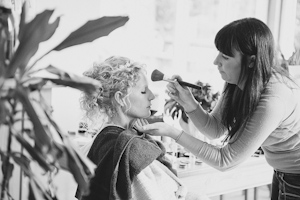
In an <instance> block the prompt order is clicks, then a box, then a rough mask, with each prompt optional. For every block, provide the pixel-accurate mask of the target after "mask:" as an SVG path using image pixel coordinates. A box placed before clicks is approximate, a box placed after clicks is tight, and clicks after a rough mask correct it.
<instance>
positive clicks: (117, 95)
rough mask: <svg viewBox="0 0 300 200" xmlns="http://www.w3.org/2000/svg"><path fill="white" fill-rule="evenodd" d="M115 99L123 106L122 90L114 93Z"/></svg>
mask: <svg viewBox="0 0 300 200" xmlns="http://www.w3.org/2000/svg"><path fill="white" fill-rule="evenodd" d="M115 100H116V102H117V103H118V104H119V105H120V106H121V107H123V106H125V102H124V99H123V93H122V92H120V91H118V92H116V93H115Z"/></svg>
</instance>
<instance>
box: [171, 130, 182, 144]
mask: <svg viewBox="0 0 300 200" xmlns="http://www.w3.org/2000/svg"><path fill="white" fill-rule="evenodd" d="M183 133H184V131H183V130H178V131H177V133H176V137H175V138H173V139H174V140H175V142H178V140H179V139H180V138H181V136H182V135H183Z"/></svg>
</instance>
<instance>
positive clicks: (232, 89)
mask: <svg viewBox="0 0 300 200" xmlns="http://www.w3.org/2000/svg"><path fill="white" fill-rule="evenodd" d="M215 45H216V48H217V49H218V50H219V51H220V52H222V53H224V54H226V55H228V56H232V57H233V55H234V50H236V51H238V52H240V53H241V54H242V60H241V65H242V66H241V74H240V76H239V80H238V83H237V85H235V84H229V83H225V88H224V98H223V102H222V104H223V108H224V109H223V111H222V123H223V124H224V125H225V126H226V127H227V129H228V135H227V138H226V140H227V141H228V140H229V139H230V138H232V137H233V136H234V135H235V133H236V132H237V131H238V130H239V129H240V128H243V127H244V126H245V124H246V122H247V121H248V119H249V118H250V117H251V115H252V113H253V112H254V110H255V109H256V106H257V104H258V102H259V99H260V96H261V93H262V92H263V90H264V88H265V85H266V84H267V83H268V82H269V80H270V77H271V76H272V73H273V72H275V71H280V70H279V69H277V67H276V66H277V64H276V63H275V44H274V39H273V35H272V33H271V31H270V29H269V28H268V26H267V25H266V24H264V23H263V22H262V21H260V20H258V19H255V18H244V19H240V20H237V21H233V22H231V23H230V24H228V25H226V26H224V27H223V28H222V29H221V30H220V31H219V32H218V33H217V35H216V37H215ZM279 73H281V72H279ZM238 85H243V86H244V87H243V88H240V87H238Z"/></svg>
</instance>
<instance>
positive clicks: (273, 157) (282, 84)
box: [140, 18, 300, 200]
mask: <svg viewBox="0 0 300 200" xmlns="http://www.w3.org/2000/svg"><path fill="white" fill-rule="evenodd" d="M215 45H216V48H217V49H218V51H219V54H218V55H217V57H216V59H215V61H214V64H215V65H216V66H217V67H218V70H219V72H220V74H221V77H222V79H223V80H224V81H225V86H224V90H223V92H222V95H221V97H220V99H219V101H218V103H217V105H216V106H215V108H214V109H213V110H212V112H210V113H208V112H206V111H205V110H203V109H202V108H201V106H200V105H199V104H198V102H197V101H196V100H195V99H194V98H193V95H192V94H191V92H190V90H189V89H187V88H184V87H181V86H180V85H179V84H178V82H177V81H175V82H174V83H169V84H168V85H167V88H168V93H169V96H170V97H171V98H172V99H174V100H175V101H177V102H178V103H179V104H180V105H181V106H182V107H183V108H184V110H185V112H186V113H187V114H188V116H189V118H190V119H191V120H192V121H193V123H194V124H195V126H196V127H197V128H198V129H199V131H200V132H201V133H203V134H205V135H206V136H207V137H209V138H218V137H221V136H222V135H224V134H226V135H227V140H226V142H225V143H224V145H223V147H221V148H219V147H215V146H213V145H209V144H207V143H205V142H202V141H200V140H197V139H195V138H194V137H192V136H190V135H189V134H186V133H184V132H182V131H180V130H177V129H175V128H174V127H171V126H168V125H167V124H164V123H155V124H149V125H144V126H141V127H140V128H141V129H142V130H143V131H147V132H149V133H150V134H152V135H163V136H169V137H172V138H173V139H175V140H176V141H177V142H178V143H179V144H180V145H182V146H184V147H185V148H187V149H188V150H190V151H191V152H192V153H193V154H195V155H196V156H197V157H199V158H201V159H202V161H203V162H205V163H207V164H209V165H210V166H212V167H214V168H216V169H219V170H221V171H225V170H229V169H232V168H234V167H236V166H237V165H239V164H240V163H242V162H243V161H245V160H246V159H247V158H249V157H250V156H251V155H252V154H253V153H254V152H255V151H256V150H257V149H258V148H259V147H260V146H261V147H262V149H263V151H264V153H265V158H266V160H267V162H268V163H269V164H270V165H271V166H272V167H273V168H274V176H273V182H272V200H275V199H276V200H277V199H300V88H299V86H298V85H297V84H296V83H295V82H294V81H293V80H292V79H291V78H290V77H289V75H288V72H287V71H285V70H284V69H282V68H281V67H280V66H279V65H277V64H276V59H275V47H274V46H275V45H274V40H273V36H272V33H271V31H270V29H269V28H268V26H267V25H266V24H264V23H263V22H262V21H260V20H258V19H255V18H245V19H240V20H237V21H233V22H231V23H229V24H228V25H226V26H224V27H223V28H222V29H221V30H220V31H219V32H218V33H217V35H216V37H215ZM173 79H174V80H176V79H178V80H180V79H181V78H180V77H179V76H173Z"/></svg>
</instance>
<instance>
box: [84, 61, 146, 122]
mask: <svg viewBox="0 0 300 200" xmlns="http://www.w3.org/2000/svg"><path fill="white" fill-rule="evenodd" d="M142 69H145V65H144V64H141V63H138V62H133V61H132V60H130V59H129V58H126V57H121V56H112V57H109V58H107V59H106V60H105V61H103V62H101V63H94V65H93V67H92V68H91V69H89V70H87V71H85V72H84V73H83V75H84V76H87V77H90V78H93V79H95V80H98V81H100V82H101V85H102V87H101V88H99V89H98V91H96V92H95V93H94V94H87V93H82V96H81V97H80V106H81V109H82V110H83V111H84V112H85V116H86V118H87V119H88V120H90V121H91V123H92V124H94V123H96V122H97V121H98V120H97V119H99V118H102V119H103V115H105V118H106V121H108V122H109V121H110V119H111V118H112V116H114V114H115V113H116V108H115V106H114V105H113V100H112V98H113V97H114V95H115V93H116V92H117V91H120V92H122V93H123V94H124V95H125V96H127V95H128V89H129V88H130V87H133V86H134V85H135V84H136V82H137V81H138V79H139V73H140V71H141V70H142ZM98 123H99V122H98Z"/></svg>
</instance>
